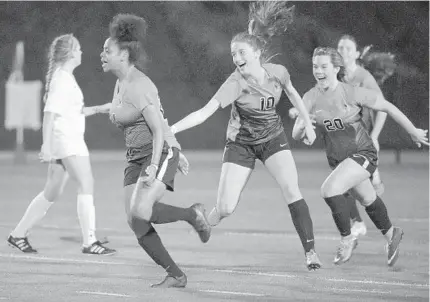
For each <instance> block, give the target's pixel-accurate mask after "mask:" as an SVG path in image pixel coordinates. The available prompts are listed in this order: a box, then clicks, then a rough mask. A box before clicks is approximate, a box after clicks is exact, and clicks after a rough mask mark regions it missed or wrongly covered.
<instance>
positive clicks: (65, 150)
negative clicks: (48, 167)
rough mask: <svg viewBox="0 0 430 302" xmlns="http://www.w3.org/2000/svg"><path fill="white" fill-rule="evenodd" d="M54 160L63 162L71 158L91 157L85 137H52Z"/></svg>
mask: <svg viewBox="0 0 430 302" xmlns="http://www.w3.org/2000/svg"><path fill="white" fill-rule="evenodd" d="M51 153H52V158H53V159H55V160H61V159H63V158H66V157H69V156H73V155H76V156H89V152H88V147H87V144H86V143H85V140H84V137H73V138H72V137H61V138H60V137H56V136H55V135H54V136H53V137H52V141H51Z"/></svg>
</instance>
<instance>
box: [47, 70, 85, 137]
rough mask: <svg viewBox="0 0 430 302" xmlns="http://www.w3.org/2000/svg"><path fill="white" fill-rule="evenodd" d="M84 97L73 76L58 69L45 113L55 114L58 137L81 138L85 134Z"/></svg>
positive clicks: (50, 88)
mask: <svg viewBox="0 0 430 302" xmlns="http://www.w3.org/2000/svg"><path fill="white" fill-rule="evenodd" d="M83 107H84V96H83V94H82V90H81V89H80V88H79V85H78V83H77V82H76V79H75V77H74V76H73V74H71V73H68V72H66V71H64V70H62V69H60V68H59V69H57V70H55V71H54V72H53V74H52V79H51V82H50V84H49V90H48V96H47V99H46V103H45V107H44V110H43V111H44V112H51V113H55V114H56V117H55V119H54V122H53V132H54V135H56V136H57V137H66V138H67V137H81V136H83V135H84V132H85V115H84V114H83V111H82V109H83Z"/></svg>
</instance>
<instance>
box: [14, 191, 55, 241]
mask: <svg viewBox="0 0 430 302" xmlns="http://www.w3.org/2000/svg"><path fill="white" fill-rule="evenodd" d="M52 204H53V202H51V201H48V200H47V199H46V198H45V193H44V192H43V191H42V192H40V193H39V194H38V195H37V196H36V197H34V199H33V200H32V201H31V202H30V205H29V206H28V207H27V210H26V211H25V213H24V216H23V217H22V218H21V221H20V222H19V223H18V225H17V226H16V228H15V229H14V230H13V231H12V233H11V235H12V236H13V237H18V238H22V237H26V236H27V233H28V231H29V230H31V229H32V228H33V227H34V226H35V225H36V224H37V223H38V222H39V221H41V220H42V218H43V217H45V215H46V212H47V211H48V209H49V208H50V207H51V205H52Z"/></svg>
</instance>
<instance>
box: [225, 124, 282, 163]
mask: <svg viewBox="0 0 430 302" xmlns="http://www.w3.org/2000/svg"><path fill="white" fill-rule="evenodd" d="M283 150H290V146H289V144H288V139H287V135H286V134H285V132H284V131H282V132H281V134H279V135H278V136H277V137H275V138H273V139H271V140H269V141H267V142H265V143H261V144H258V145H245V144H241V143H237V142H234V141H232V140H228V141H227V144H226V145H225V149H224V155H223V159H222V162H223V163H233V164H237V165H240V166H243V167H246V168H250V169H254V167H255V160H256V159H259V160H261V161H262V162H263V163H264V162H265V161H266V160H267V159H268V158H269V157H270V156H272V155H273V154H275V153H278V152H279V151H283Z"/></svg>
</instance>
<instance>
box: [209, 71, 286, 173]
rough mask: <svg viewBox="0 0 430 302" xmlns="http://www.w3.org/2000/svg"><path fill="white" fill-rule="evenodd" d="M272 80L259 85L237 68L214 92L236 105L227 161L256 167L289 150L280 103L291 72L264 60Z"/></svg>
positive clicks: (232, 119) (228, 103)
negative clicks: (279, 110)
mask: <svg viewBox="0 0 430 302" xmlns="http://www.w3.org/2000/svg"><path fill="white" fill-rule="evenodd" d="M263 68H264V69H265V70H266V73H267V75H268V81H267V82H266V83H265V84H264V85H263V86H260V85H257V84H255V83H251V82H250V81H247V80H246V79H245V78H244V77H243V76H242V75H241V74H240V72H239V71H238V70H235V71H234V72H233V73H232V74H231V75H230V77H229V78H228V79H227V80H226V81H225V82H224V84H223V85H222V86H221V87H220V88H219V90H218V91H217V92H216V94H215V95H214V97H213V98H214V99H216V100H218V101H219V102H220V105H221V107H222V108H225V107H227V106H228V105H230V104H231V105H232V109H231V115H230V121H229V123H228V128H227V143H226V146H225V150H224V156H223V162H231V163H235V164H238V165H241V166H244V167H247V168H251V169H253V168H254V166H255V160H256V159H259V160H261V161H262V162H263V163H264V162H265V161H266V160H267V159H268V158H269V157H270V156H271V155H273V154H275V153H277V152H279V151H281V150H289V145H288V141H287V136H286V134H285V132H284V127H283V124H282V119H281V117H280V116H279V114H278V113H277V112H276V105H277V104H278V102H279V99H280V97H281V93H282V90H283V89H285V87H286V85H287V84H288V83H289V82H290V74H289V73H288V71H287V69H286V68H285V67H284V66H282V65H277V64H263Z"/></svg>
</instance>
